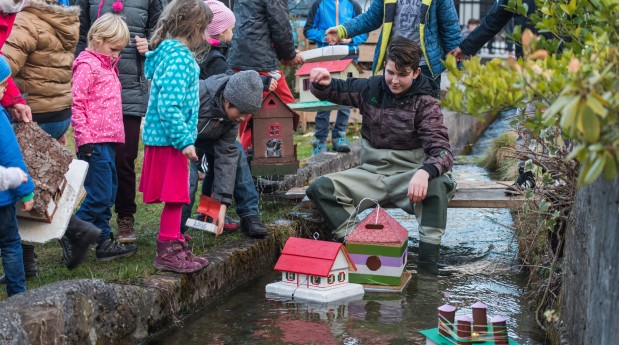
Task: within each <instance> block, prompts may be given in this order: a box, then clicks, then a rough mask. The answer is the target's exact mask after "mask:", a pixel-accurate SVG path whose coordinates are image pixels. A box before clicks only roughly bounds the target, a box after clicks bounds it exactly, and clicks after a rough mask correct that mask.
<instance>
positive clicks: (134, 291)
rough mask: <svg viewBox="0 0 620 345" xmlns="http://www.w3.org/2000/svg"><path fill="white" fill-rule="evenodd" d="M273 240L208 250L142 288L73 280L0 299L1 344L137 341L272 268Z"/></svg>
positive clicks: (144, 281) (145, 280)
mask: <svg viewBox="0 0 620 345" xmlns="http://www.w3.org/2000/svg"><path fill="white" fill-rule="evenodd" d="M277 251H278V250H277V246H276V240H275V239H274V237H273V236H272V237H271V238H269V239H264V240H251V239H247V240H238V241H234V242H231V243H230V244H227V245H225V246H223V247H220V248H218V249H216V250H213V251H212V252H209V253H208V254H207V255H206V257H207V258H209V260H210V261H211V263H210V264H209V266H208V267H207V268H205V269H204V270H202V271H200V272H198V273H195V274H190V275H183V274H174V273H162V274H161V275H157V276H150V277H146V278H143V279H142V280H141V281H140V282H139V283H138V284H137V285H129V284H114V283H106V282H103V281H101V280H87V279H83V280H70V281H62V282H57V283H54V284H50V285H46V286H43V287H40V288H37V289H34V290H30V291H27V292H25V293H23V294H19V295H16V296H13V297H11V298H9V299H6V300H4V301H2V302H0V344H60V343H62V344H133V343H136V342H138V341H140V340H143V339H144V338H146V337H147V336H148V335H149V334H151V333H153V332H156V331H158V330H161V329H164V328H167V327H169V326H173V325H174V323H175V322H176V321H178V320H179V319H180V318H181V317H182V316H183V315H185V314H189V313H191V312H194V311H196V310H197V309H198V308H200V307H202V306H205V305H207V304H208V303H210V302H212V301H213V299H214V298H217V297H220V296H224V295H225V294H227V293H228V292H230V291H231V290H233V289H235V288H236V287H239V286H241V285H243V284H246V283H247V282H249V281H251V280H253V279H255V278H258V277H260V276H261V275H263V274H265V273H266V272H268V271H271V270H272V269H273V265H274V263H275V259H276V255H277Z"/></svg>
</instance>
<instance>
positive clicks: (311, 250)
mask: <svg viewBox="0 0 620 345" xmlns="http://www.w3.org/2000/svg"><path fill="white" fill-rule="evenodd" d="M341 251H342V253H343V254H344V256H345V258H346V259H347V262H348V263H349V270H350V271H355V270H356V269H357V268H356V267H355V264H354V263H353V261H352V260H351V258H350V257H349V253H348V252H347V249H346V248H345V247H344V245H343V244H342V243H338V242H327V241H318V240H310V239H305V238H297V237H290V238H289V239H288V240H287V241H286V244H285V245H284V249H283V250H282V254H281V255H280V258H279V259H278V262H277V263H276V267H274V269H275V270H276V271H283V272H293V273H299V274H307V275H313V276H319V277H327V276H328V275H329V272H330V271H331V270H332V266H333V265H334V262H335V261H336V258H337V257H338V254H339V253H340V252H341Z"/></svg>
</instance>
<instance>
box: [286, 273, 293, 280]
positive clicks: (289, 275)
mask: <svg viewBox="0 0 620 345" xmlns="http://www.w3.org/2000/svg"><path fill="white" fill-rule="evenodd" d="M286 280H288V281H295V273H293V272H286Z"/></svg>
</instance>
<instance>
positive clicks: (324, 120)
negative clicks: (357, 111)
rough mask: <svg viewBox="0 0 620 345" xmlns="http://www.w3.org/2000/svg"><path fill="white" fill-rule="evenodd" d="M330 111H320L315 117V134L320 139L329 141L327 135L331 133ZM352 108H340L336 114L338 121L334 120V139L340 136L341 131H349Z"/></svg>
mask: <svg viewBox="0 0 620 345" xmlns="http://www.w3.org/2000/svg"><path fill="white" fill-rule="evenodd" d="M329 113H330V112H329V111H319V112H317V113H316V117H315V118H314V126H315V132H314V136H315V137H316V138H317V139H318V140H319V141H320V142H323V143H324V142H325V141H327V135H328V134H329ZM350 113H351V110H350V109H340V110H338V114H337V115H336V121H335V122H334V128H332V141H333V140H334V138H338V137H339V136H340V132H346V131H347V125H348V124H349V114H350Z"/></svg>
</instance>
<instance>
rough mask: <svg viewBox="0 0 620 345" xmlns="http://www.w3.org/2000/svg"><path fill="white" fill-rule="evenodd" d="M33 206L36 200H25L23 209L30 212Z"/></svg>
mask: <svg viewBox="0 0 620 345" xmlns="http://www.w3.org/2000/svg"><path fill="white" fill-rule="evenodd" d="M32 206H34V200H28V201H24V207H22V211H24V212H28V211H30V210H32Z"/></svg>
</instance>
